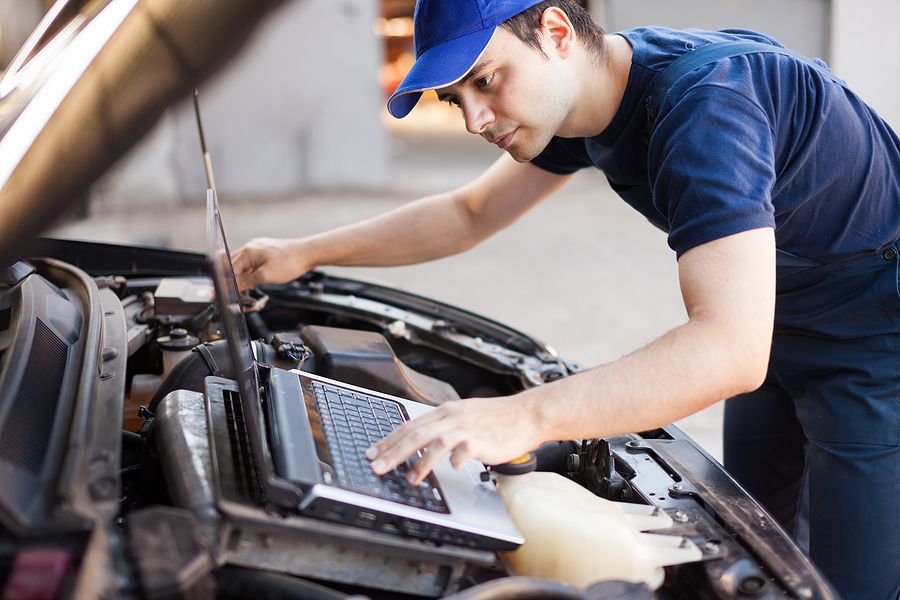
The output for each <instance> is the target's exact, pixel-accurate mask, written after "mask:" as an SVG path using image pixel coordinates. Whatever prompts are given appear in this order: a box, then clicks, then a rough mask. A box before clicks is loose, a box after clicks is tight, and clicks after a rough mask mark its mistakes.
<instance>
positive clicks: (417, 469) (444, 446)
mask: <svg viewBox="0 0 900 600" xmlns="http://www.w3.org/2000/svg"><path fill="white" fill-rule="evenodd" d="M459 437H460V436H459V434H455V435H454V434H452V433H449V434H444V435H442V436H439V437H438V438H437V439H435V440H434V441H433V442H432V443H431V444H429V445H428V447H427V448H426V449H425V451H424V452H423V453H422V456H421V457H420V458H419V460H417V461H416V462H415V463H413V466H412V469H410V471H409V475H408V476H407V478H408V479H409V482H410V483H412V484H413V485H419V484H420V483H422V480H423V479H425V478H426V477H427V476H428V474H429V473H431V471H433V470H434V467H435V465H437V464H438V463H439V462H440V461H441V460H443V458H444V457H445V456H446V455H447V453H448V452H450V451H451V450H453V448H454V447H455V446H456V444H457V443H459V441H460V439H459Z"/></svg>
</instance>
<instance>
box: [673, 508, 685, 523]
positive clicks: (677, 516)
mask: <svg viewBox="0 0 900 600" xmlns="http://www.w3.org/2000/svg"><path fill="white" fill-rule="evenodd" d="M672 518H673V519H675V520H676V521H678V522H679V523H687V522H688V516H687V513H685V512H683V511H680V510H677V511H675V514H674V515H672Z"/></svg>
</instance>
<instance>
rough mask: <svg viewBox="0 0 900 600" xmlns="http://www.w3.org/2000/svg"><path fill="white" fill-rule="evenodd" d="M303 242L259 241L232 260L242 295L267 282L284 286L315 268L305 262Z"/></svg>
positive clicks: (248, 245)
mask: <svg viewBox="0 0 900 600" xmlns="http://www.w3.org/2000/svg"><path fill="white" fill-rule="evenodd" d="M300 245H301V240H279V239H275V238H256V239H255V240H251V241H250V242H248V243H247V244H246V245H245V246H244V247H242V248H241V249H239V250H238V251H237V252H235V253H234V255H233V256H232V257H231V260H232V264H233V265H234V275H235V277H236V278H237V284H238V288H239V289H240V290H241V291H242V292H243V291H244V290H248V289H250V288H252V287H255V286H257V285H262V284H266V283H285V282H288V281H291V280H292V279H295V278H297V277H300V276H301V275H303V274H304V273H306V272H307V271H309V270H310V269H312V268H314V267H315V265H312V264H309V263H308V262H306V261H305V260H304V253H303V252H302V251H301V249H300Z"/></svg>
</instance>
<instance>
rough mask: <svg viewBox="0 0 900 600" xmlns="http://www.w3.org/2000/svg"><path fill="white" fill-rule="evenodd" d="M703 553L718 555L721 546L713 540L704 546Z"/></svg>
mask: <svg viewBox="0 0 900 600" xmlns="http://www.w3.org/2000/svg"><path fill="white" fill-rule="evenodd" d="M703 551H704V552H705V553H707V554H718V553H719V544H718V543H717V542H714V541H712V540H710V541H708V542H706V543H705V544H703Z"/></svg>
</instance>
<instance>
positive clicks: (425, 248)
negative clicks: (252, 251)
mask: <svg viewBox="0 0 900 600" xmlns="http://www.w3.org/2000/svg"><path fill="white" fill-rule="evenodd" d="M476 229H477V228H476V227H474V225H473V223H472V215H471V214H469V212H468V211H467V210H466V208H465V205H464V203H462V202H456V201H454V199H453V196H452V195H451V194H439V195H435V196H428V197H425V198H422V199H420V200H417V201H415V202H412V203H410V204H407V205H404V206H401V207H399V208H397V209H394V210H392V211H390V212H387V213H385V214H382V215H378V216H376V217H372V218H370V219H366V220H365V221H361V222H359V223H354V224H352V225H347V226H344V227H340V228H338V229H335V230H333V231H328V232H325V233H321V234H318V235H314V236H311V237H309V238H305V239H303V240H299V241H298V243H299V244H300V245H301V247H300V248H298V250H299V251H302V252H304V253H307V256H309V257H310V261H311V262H312V263H313V265H314V266H324V265H333V266H366V267H373V266H395V265H408V264H415V263H420V262H426V261H429V260H434V259H437V258H443V257H445V256H450V255H452V254H457V253H459V252H462V251H463V250H466V249H468V248H470V247H471V246H473V245H474V244H475V243H476V242H477V241H479V240H478V239H477V238H476V237H475V235H474V232H475V231H476Z"/></svg>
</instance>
